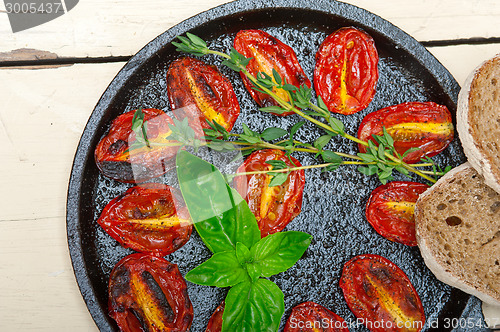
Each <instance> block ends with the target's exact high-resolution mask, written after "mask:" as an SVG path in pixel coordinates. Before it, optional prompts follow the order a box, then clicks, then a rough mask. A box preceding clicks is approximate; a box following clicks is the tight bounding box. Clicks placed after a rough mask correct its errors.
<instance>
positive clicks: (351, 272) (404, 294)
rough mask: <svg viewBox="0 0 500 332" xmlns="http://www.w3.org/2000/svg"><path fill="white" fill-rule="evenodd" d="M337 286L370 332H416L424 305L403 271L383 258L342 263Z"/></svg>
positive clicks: (420, 326)
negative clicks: (342, 266)
mask: <svg viewBox="0 0 500 332" xmlns="http://www.w3.org/2000/svg"><path fill="white" fill-rule="evenodd" d="M340 288H342V292H343V293H344V298H345V300H346V301H347V305H348V306H349V308H350V309H351V311H352V312H353V313H354V315H356V317H357V318H358V319H360V320H362V321H363V324H364V325H365V326H366V327H367V328H368V329H369V330H370V331H373V332H391V331H407V332H418V331H420V330H421V329H422V328H423V326H424V324H425V315H424V308H423V307H422V302H421V301H420V298H419V297H418V294H417V291H416V290H415V288H414V287H413V285H412V284H411V282H410V280H409V279H408V277H407V276H406V274H405V273H404V272H403V271H402V270H401V269H400V268H399V267H397V266H396V264H394V263H393V262H391V261H390V260H388V259H387V258H384V257H381V256H378V255H361V256H356V257H354V258H353V259H351V260H350V261H349V262H347V263H346V264H345V265H344V268H343V270H342V276H341V278H340Z"/></svg>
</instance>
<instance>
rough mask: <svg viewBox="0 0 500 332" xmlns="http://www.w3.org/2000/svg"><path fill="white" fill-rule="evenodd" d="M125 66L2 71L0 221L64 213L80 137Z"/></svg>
mask: <svg viewBox="0 0 500 332" xmlns="http://www.w3.org/2000/svg"><path fill="white" fill-rule="evenodd" d="M123 64H124V63H112V64H102V65H101V64H93V65H74V66H71V67H60V68H52V69H39V70H23V69H9V70H6V69H5V70H0V81H1V82H9V84H7V85H6V86H3V87H2V89H1V91H0V96H1V97H0V98H1V99H0V100H2V106H3V107H1V109H0V142H1V143H0V153H1V155H2V162H1V163H0V174H1V175H0V178H1V180H2V186H1V187H0V197H2V214H1V217H0V221H3V220H22V219H33V218H48V217H63V216H64V215H65V200H66V191H67V186H68V180H69V173H70V170H71V165H72V161H73V155H74V153H75V151H76V147H77V145H78V141H79V138H80V135H81V134H82V132H83V128H84V127H85V124H86V123H87V119H88V117H89V116H90V113H91V112H92V110H93V108H94V106H95V104H96V103H97V101H98V100H99V97H100V96H101V94H102V93H103V92H104V90H105V89H106V87H107V85H108V84H109V82H110V81H111V79H112V78H113V77H114V75H116V73H117V72H118V70H119V69H120V68H121V67H122V66H123ZM46 82H50V84H46ZM35 183H36V184H38V185H36V186H34V185H33V184H35Z"/></svg>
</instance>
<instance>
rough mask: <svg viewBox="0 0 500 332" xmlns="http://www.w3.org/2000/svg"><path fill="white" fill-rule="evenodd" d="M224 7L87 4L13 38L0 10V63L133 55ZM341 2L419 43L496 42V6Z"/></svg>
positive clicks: (207, 1) (456, 1) (94, 0)
mask: <svg viewBox="0 0 500 332" xmlns="http://www.w3.org/2000/svg"><path fill="white" fill-rule="evenodd" d="M226 2H228V1H227V0H192V1H190V2H189V4H187V3H186V2H185V1H183V0H169V1H154V0H143V1H141V2H140V3H141V5H140V7H139V8H138V5H137V1H136V0H109V1H101V0H86V1H80V2H79V3H78V5H77V6H76V7H75V8H74V9H73V10H71V11H69V12H68V13H67V14H65V15H63V16H61V17H59V18H57V19H55V20H53V21H51V22H48V23H46V24H43V25H41V26H38V27H35V28H32V29H29V30H25V31H21V32H18V33H12V31H11V28H10V25H9V23H8V19H7V17H6V13H5V12H2V8H1V7H0V17H1V18H3V19H0V35H1V36H2V43H0V61H1V60H2V59H4V60H5V59H8V58H12V57H13V56H14V57H15V54H13V53H11V52H13V51H14V52H16V50H19V49H25V48H28V49H34V50H38V52H40V54H47V53H46V52H51V53H54V54H57V56H59V57H104V56H127V55H132V54H135V53H136V52H137V51H138V50H139V49H140V48H141V47H143V46H144V45H145V44H146V43H148V42H149V41H150V40H152V39H153V38H155V37H156V36H157V35H159V34H161V33H162V32H164V31H165V30H167V29H168V28H170V27H171V26H173V25H175V24H177V23H179V22H180V21H182V20H183V19H186V18H188V17H191V16H193V15H195V14H197V13H199V12H201V11H204V10H207V9H209V8H212V7H214V6H217V5H220V4H223V3H226ZM346 2H349V3H351V4H354V5H357V6H359V7H361V8H365V9H367V10H369V11H371V12H373V13H375V14H377V15H380V16H381V17H383V18H385V19H387V20H389V21H390V22H392V23H394V24H395V25H396V26H399V27H400V28H401V29H403V30H404V31H406V32H408V33H409V34H410V35H412V36H414V37H415V38H416V39H417V40H419V41H428V40H443V39H456V38H471V37H500V24H498V22H500V2H499V1H496V0H474V1H466V0H441V1H434V0H425V1H413V0H401V1H399V2H398V5H397V6H395V5H394V2H392V1H385V0H349V1H346ZM0 6H3V3H2V4H0ZM17 52H19V51H17Z"/></svg>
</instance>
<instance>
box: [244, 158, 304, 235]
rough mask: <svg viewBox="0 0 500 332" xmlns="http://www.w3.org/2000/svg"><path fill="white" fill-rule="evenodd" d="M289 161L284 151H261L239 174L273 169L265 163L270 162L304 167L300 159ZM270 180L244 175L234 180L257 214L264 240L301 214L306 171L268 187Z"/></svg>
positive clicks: (248, 159)
mask: <svg viewBox="0 0 500 332" xmlns="http://www.w3.org/2000/svg"><path fill="white" fill-rule="evenodd" d="M290 159H291V161H290ZM290 159H289V158H288V157H287V156H286V155H285V153H284V152H283V151H282V150H273V149H267V150H259V151H255V152H253V153H252V154H251V155H250V156H249V157H248V158H247V159H246V160H245V162H244V163H243V164H242V165H241V166H240V167H239V168H238V170H237V171H236V172H237V173H243V172H254V171H266V170H271V169H272V166H271V165H269V164H267V163H266V161H269V160H281V161H284V162H285V163H286V164H287V165H288V166H289V167H300V166H302V165H301V164H300V162H299V161H298V160H297V159H295V158H293V157H290ZM292 162H293V164H292ZM270 181H271V176H269V175H267V174H252V175H241V176H237V177H235V178H234V187H235V188H236V190H237V191H238V192H239V193H240V195H241V196H242V197H243V198H245V200H246V201H247V203H248V206H249V207H250V210H251V211H252V212H253V214H254V215H255V218H256V219H257V223H258V224H259V229H260V233H261V236H262V237H265V236H267V235H269V234H273V233H276V232H280V231H281V230H283V228H285V226H286V225H287V224H288V223H289V222H290V221H291V220H292V219H293V218H295V217H296V216H297V215H298V214H299V213H300V210H301V208H302V193H303V191H304V184H305V178H304V170H298V171H293V172H291V173H290V174H289V175H288V178H287V180H286V181H285V182H284V183H283V184H282V185H279V186H274V187H269V183H270Z"/></svg>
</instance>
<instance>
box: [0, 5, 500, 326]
mask: <svg viewBox="0 0 500 332" xmlns="http://www.w3.org/2000/svg"><path fill="white" fill-rule="evenodd" d="M225 2H227V1H224V0H190V1H185V0H165V1H158V0H154V1H153V0H142V1H137V0H106V1H102V0H82V1H80V3H79V4H78V5H77V6H76V7H75V8H74V9H73V10H71V11H69V12H68V13H67V14H65V15H63V16H62V17H59V18H57V19H55V20H53V21H51V22H48V23H46V24H43V25H41V26H38V27H35V28H32V29H29V30H25V31H22V32H18V33H15V34H14V33H12V31H11V29H10V26H9V22H8V19H7V14H6V12H5V10H4V8H2V7H3V3H2V4H0V36H1V37H0V87H1V88H0V156H1V157H0V160H1V162H0V180H1V181H0V183H1V187H0V331H52V332H54V331H96V330H97V328H96V326H95V325H94V322H93V321H92V318H91V317H90V315H89V313H88V311H87V309H86V306H85V304H84V302H83V299H82V297H81V296H80V293H79V290H78V287H77V284H76V281H75V278H74V275H73V270H72V267H71V262H70V258H69V253H68V249H67V241H66V222H65V204H66V190H67V185H68V179H69V174H70V170H71V164H72V161H73V155H74V152H75V150H76V146H77V144H78V140H79V138H80V135H81V133H82V131H83V128H84V126H85V124H86V121H87V119H88V117H89V115H90V113H91V112H92V109H93V108H94V105H95V104H96V102H97V101H98V99H99V97H100V95H101V94H102V93H103V91H104V90H105V88H106V86H107V85H108V84H109V82H110V81H111V80H112V78H113V77H114V75H115V74H116V73H117V72H118V70H119V69H120V68H121V67H122V66H123V65H124V62H116V61H117V60H120V59H122V58H120V57H127V56H130V55H133V54H134V53H136V52H137V51H138V50H139V49H140V48H141V47H142V46H144V45H145V44H146V43H147V42H149V41H150V40H151V39H153V38H154V37H156V36H157V35H159V34H160V33H162V32H163V31H165V30H166V29H168V28H170V27H171V26H173V25H175V24H176V23H178V22H180V21H182V20H184V19H186V18H188V17H190V16H192V15H195V14H196V13H198V12H200V11H204V10H207V9H209V8H211V7H215V6H217V5H219V4H222V3H225ZM348 2H349V3H352V4H354V5H357V6H359V7H362V8H365V9H367V10H369V11H371V12H373V13H375V14H377V15H379V16H381V17H383V18H385V19H387V20H389V21H390V22H392V23H394V24H395V25H397V26H398V27H400V28H402V29H403V30H404V31H406V32H407V33H409V34H410V35H412V36H413V37H415V38H416V39H417V40H419V41H421V42H425V43H424V45H427V47H428V49H429V50H430V51H431V52H432V53H433V54H434V55H435V56H436V57H437V58H438V59H439V60H440V61H441V62H442V63H443V64H444V65H445V66H446V67H447V68H448V69H449V71H450V72H451V73H452V74H453V75H454V77H455V78H456V79H457V81H458V82H459V83H460V84H461V83H463V81H464V79H465V77H466V76H467V75H468V73H469V72H470V71H471V70H472V69H473V68H474V67H475V66H476V65H477V64H479V62H481V61H482V60H484V59H486V58H489V57H491V56H493V55H494V54H496V53H499V52H500V1H498V0H440V1H436V0H421V1H415V0H350V1H348ZM478 38H479V39H478ZM481 38H486V39H481ZM433 45H437V46H433ZM89 58H90V59H93V61H97V62H100V63H88V62H89V61H88V60H89ZM40 59H42V60H43V59H55V60H54V61H55V63H56V65H51V66H46V65H42V66H40V64H41V63H43V62H40ZM111 61H115V62H111ZM57 63H59V64H57ZM61 63H62V64H61ZM13 65H15V67H13Z"/></svg>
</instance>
